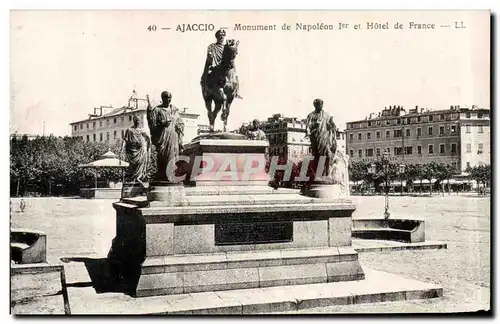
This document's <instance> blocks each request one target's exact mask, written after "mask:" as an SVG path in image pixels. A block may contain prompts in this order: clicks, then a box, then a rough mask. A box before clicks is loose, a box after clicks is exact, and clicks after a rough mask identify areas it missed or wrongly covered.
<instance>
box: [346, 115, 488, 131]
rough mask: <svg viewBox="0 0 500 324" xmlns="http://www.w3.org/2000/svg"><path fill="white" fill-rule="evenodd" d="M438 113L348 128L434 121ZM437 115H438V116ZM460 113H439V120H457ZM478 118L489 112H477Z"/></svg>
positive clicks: (486, 116) (351, 125)
mask: <svg viewBox="0 0 500 324" xmlns="http://www.w3.org/2000/svg"><path fill="white" fill-rule="evenodd" d="M435 116H436V115H428V116H416V117H402V118H395V119H386V120H374V121H367V122H365V123H357V124H351V123H348V124H347V128H348V129H352V128H365V127H372V126H381V125H400V124H401V123H402V124H413V123H422V122H429V123H431V122H434V121H435V120H438V118H434V117H435ZM436 117H437V116H436ZM458 117H459V116H458V114H457V113H452V114H440V115H439V120H440V121H444V120H455V119H458ZM465 118H468V119H470V118H471V113H470V112H467V113H466V114H465ZM477 118H478V119H483V118H488V114H483V113H477ZM354 125H359V126H360V127H354Z"/></svg>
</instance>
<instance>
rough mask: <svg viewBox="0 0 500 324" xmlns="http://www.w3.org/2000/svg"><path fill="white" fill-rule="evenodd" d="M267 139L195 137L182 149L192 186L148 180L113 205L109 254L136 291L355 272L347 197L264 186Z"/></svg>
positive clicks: (332, 191)
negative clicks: (146, 188)
mask: <svg viewBox="0 0 500 324" xmlns="http://www.w3.org/2000/svg"><path fill="white" fill-rule="evenodd" d="M267 146H268V143H267V142H266V141H251V140H243V139H226V138H217V137H215V138H210V139H205V138H201V139H198V140H196V141H194V142H192V143H190V144H188V145H186V146H185V152H184V154H186V155H188V156H190V157H191V161H193V162H192V163H190V167H191V168H189V167H187V175H188V179H190V180H191V182H193V184H194V185H193V186H187V187H184V186H182V185H181V184H169V183H152V184H151V190H150V192H149V193H148V199H147V201H146V200H145V199H144V198H130V199H122V201H120V202H118V203H115V204H114V205H113V206H114V208H115V209H116V211H117V213H116V215H117V227H116V233H117V234H116V238H115V240H114V244H113V247H112V251H113V253H110V259H112V260H111V261H112V262H111V263H112V264H113V265H114V267H115V268H116V269H117V270H118V272H119V273H120V274H119V277H120V278H124V279H125V280H127V281H128V282H130V283H133V284H130V285H128V286H129V287H130V288H131V291H134V295H135V296H153V295H169V294H184V293H191V292H202V291H218V290H234V289H242V288H259V287H272V286H286V285H299V284H309V283H311V284H312V283H326V282H333V281H350V280H362V279H364V273H363V270H362V268H361V266H360V264H359V261H358V254H357V252H356V251H354V250H353V249H352V247H351V226H352V217H351V216H352V213H353V212H354V210H355V206H354V204H353V203H352V202H351V200H349V199H348V196H347V195H345V194H342V191H341V190H340V189H341V188H340V187H339V186H337V185H333V186H332V185H326V186H325V187H324V188H323V187H322V188H320V189H324V190H323V191H325V192H326V193H325V194H321V192H323V191H322V190H315V189H314V187H313V188H312V190H311V192H312V193H314V194H312V195H309V196H304V195H301V194H300V193H299V191H298V190H292V189H278V190H275V189H273V188H271V187H269V186H267V183H268V182H269V175H268V174H267V173H266V172H265V170H264V167H265V151H266V148H267ZM204 160H205V161H210V163H208V162H207V163H202V161H204ZM196 161H197V162H196ZM198 163H199V164H198ZM207 165H211V166H212V167H211V168H209V167H208V166H207ZM259 165H260V166H261V167H262V169H259V168H258V167H257V166H259ZM251 166H254V167H255V169H256V170H254V171H255V172H252V173H250V172H248V171H249V169H252V168H251ZM200 167H203V168H204V170H203V172H202V173H200V174H198V173H196V172H195V171H193V170H196V169H199V168H200ZM205 168H206V169H205ZM221 172H222V173H224V174H225V175H224V174H222V175H221ZM242 184H245V185H242ZM337 189H339V190H337ZM141 252H142V253H143V254H141ZM132 256H133V257H132ZM139 262H140V263H139ZM121 273H123V274H121Z"/></svg>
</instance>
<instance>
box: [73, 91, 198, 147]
mask: <svg viewBox="0 0 500 324" xmlns="http://www.w3.org/2000/svg"><path fill="white" fill-rule="evenodd" d="M146 108H147V100H146V99H139V98H134V97H131V98H130V99H129V104H128V106H124V107H121V108H113V107H108V106H101V107H99V108H94V113H93V114H89V117H88V118H87V119H84V120H80V121H77V122H73V123H70V125H71V135H72V136H75V137H80V138H82V139H83V140H85V141H87V142H107V143H109V144H116V142H117V141H119V140H120V139H122V138H123V135H124V134H125V130H126V129H127V128H130V127H131V126H132V125H133V122H132V120H133V117H134V116H137V117H139V120H140V124H141V127H142V128H143V129H144V130H145V131H146V132H147V133H148V134H150V132H149V127H148V122H147V117H146ZM180 115H181V117H182V119H183V121H184V125H185V127H184V137H183V142H184V143H188V142H190V141H191V140H192V139H193V138H195V137H196V136H197V135H198V134H197V131H198V117H199V115H198V114H191V113H188V112H187V108H183V109H181V112H180Z"/></svg>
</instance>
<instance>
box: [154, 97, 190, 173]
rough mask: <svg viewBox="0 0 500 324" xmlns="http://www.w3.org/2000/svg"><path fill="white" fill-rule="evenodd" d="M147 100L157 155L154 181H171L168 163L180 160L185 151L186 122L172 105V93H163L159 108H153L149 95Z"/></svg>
mask: <svg viewBox="0 0 500 324" xmlns="http://www.w3.org/2000/svg"><path fill="white" fill-rule="evenodd" d="M147 100H148V108H147V119H148V124H149V130H150V132H151V141H152V143H153V145H154V146H155V147H156V154H157V164H156V166H157V172H156V176H155V179H154V180H155V181H169V177H168V175H167V166H168V163H169V162H170V161H172V159H175V158H178V157H179V155H180V152H181V151H182V149H183V146H182V137H183V135H184V122H183V120H182V117H181V116H180V113H179V110H178V109H177V108H176V107H175V106H173V105H172V104H171V103H170V102H171V101H172V95H171V94H170V92H168V91H163V92H162V93H161V100H162V103H161V104H160V105H159V106H157V107H151V103H150V101H149V95H148V96H147ZM173 169H175V167H174V168H173Z"/></svg>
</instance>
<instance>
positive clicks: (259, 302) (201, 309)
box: [65, 263, 443, 315]
mask: <svg viewBox="0 0 500 324" xmlns="http://www.w3.org/2000/svg"><path fill="white" fill-rule="evenodd" d="M65 268H66V273H67V279H68V286H69V288H68V293H69V302H70V305H71V311H72V314H85V315H89V314H95V315H104V314H115V315H118V314H120V315H125V314H127V315H145V314H157V315H160V314H161V315H165V314H177V315H180V314H187V315H193V314H233V315H241V314H267V313H272V312H286V311H297V310H304V309H311V308H315V307H326V306H334V305H352V304H360V303H375V302H389V301H390V302H393V301H405V300H407V301H412V300H416V299H431V298H439V297H441V296H443V288H442V287H440V286H437V285H434V284H431V283H425V282H421V281H417V280H413V279H407V278H403V277H401V276H399V275H394V274H389V273H386V272H382V271H377V270H372V269H369V268H366V269H365V273H366V277H365V279H363V280H355V281H348V282H345V281H344V282H326V283H325V282H323V283H316V284H304V285H291V286H276V287H262V288H253V289H252V288H251V289H238V290H226V291H214V292H198V293H189V294H182V295H169V296H164V295H163V296H162V295H158V296H151V297H148V298H133V297H130V296H123V295H120V294H99V293H96V291H95V289H94V288H93V287H90V286H82V285H77V283H82V282H87V281H91V279H90V278H89V276H88V274H87V269H86V268H85V266H84V265H83V264H82V263H74V264H69V265H65ZM82 273H83V274H86V276H85V275H84V276H82V275H81V274H82ZM85 277H86V278H85ZM429 302H430V301H429ZM394 312H395V313H397V312H398V309H397V308H394Z"/></svg>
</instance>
